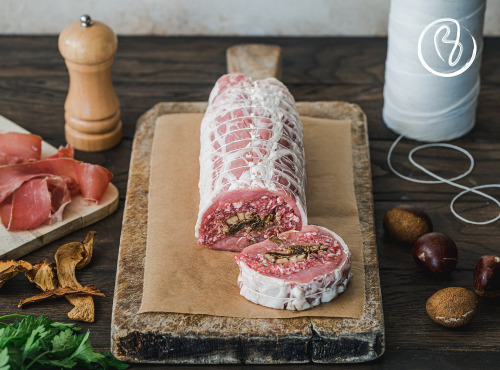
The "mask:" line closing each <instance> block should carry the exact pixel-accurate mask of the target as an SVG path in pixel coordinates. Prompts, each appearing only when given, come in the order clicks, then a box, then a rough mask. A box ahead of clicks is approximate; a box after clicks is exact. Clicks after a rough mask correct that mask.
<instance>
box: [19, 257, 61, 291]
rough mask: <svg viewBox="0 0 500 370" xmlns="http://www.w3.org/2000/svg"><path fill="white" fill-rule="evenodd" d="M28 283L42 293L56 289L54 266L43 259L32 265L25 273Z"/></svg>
mask: <svg viewBox="0 0 500 370" xmlns="http://www.w3.org/2000/svg"><path fill="white" fill-rule="evenodd" d="M25 274H26V277H27V278H28V280H29V281H30V282H32V283H33V284H35V285H36V286H37V288H39V289H40V290H42V291H44V292H45V291H47V290H52V289H56V288H57V275H56V274H57V273H56V264H55V263H54V262H50V261H49V260H47V259H45V260H43V261H40V262H37V263H35V264H34V265H33V268H32V269H31V270H29V271H26V272H25Z"/></svg>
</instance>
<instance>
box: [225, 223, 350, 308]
mask: <svg viewBox="0 0 500 370" xmlns="http://www.w3.org/2000/svg"><path fill="white" fill-rule="evenodd" d="M234 259H235V261H236V263H237V264H238V266H239V268H240V274H239V276H238V285H239V287H240V294H241V295H242V296H243V297H245V298H246V299H248V300H249V301H251V302H254V303H257V304H260V305H263V306H266V307H271V308H276V309H287V310H298V311H300V310H305V309H308V308H311V307H314V306H317V305H319V304H320V303H322V302H329V301H331V300H332V299H334V298H335V297H337V295H338V294H340V293H342V292H343V291H344V290H345V288H346V286H347V283H348V281H349V279H350V278H351V272H350V269H351V253H350V252H349V249H348V247H347V245H346V244H345V243H344V241H343V240H342V238H340V237H339V236H338V235H337V234H335V233H334V232H332V231H330V230H328V229H326V228H324V227H320V226H314V225H308V226H304V227H303V228H302V230H300V231H295V230H292V231H287V232H285V233H282V234H280V235H278V236H274V237H271V238H270V239H268V240H265V241H263V242H260V243H257V244H254V245H252V246H250V247H248V248H245V249H244V250H243V252H241V253H240V254H237V255H236V256H235V257H234Z"/></svg>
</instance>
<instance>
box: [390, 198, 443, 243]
mask: <svg viewBox="0 0 500 370" xmlns="http://www.w3.org/2000/svg"><path fill="white" fill-rule="evenodd" d="M383 225H384V230H385V231H386V232H387V233H388V234H389V235H390V236H392V237H393V238H394V239H396V240H398V241H400V242H403V243H409V244H413V243H415V241H416V240H417V239H418V238H420V237H421V236H422V235H424V234H427V233H430V232H432V229H433V226H432V220H431V218H430V217H429V216H428V215H427V213H425V212H424V211H423V210H422V209H420V208H417V207H414V206H410V205H406V204H400V205H399V206H396V207H394V208H392V209H390V210H388V211H387V212H386V213H385V216H384V221H383Z"/></svg>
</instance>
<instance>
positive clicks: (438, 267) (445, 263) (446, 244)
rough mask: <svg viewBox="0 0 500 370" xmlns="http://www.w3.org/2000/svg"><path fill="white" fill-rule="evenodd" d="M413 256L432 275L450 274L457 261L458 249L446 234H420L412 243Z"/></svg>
mask: <svg viewBox="0 0 500 370" xmlns="http://www.w3.org/2000/svg"><path fill="white" fill-rule="evenodd" d="M412 254H413V258H414V259H415V262H416V263H417V265H419V266H421V267H422V268H424V269H425V270H427V271H428V272H430V273H431V274H433V275H441V276H444V275H448V274H450V273H451V272H452V271H453V270H454V269H455V267H456V266H457V262H458V249H457V245H456V244H455V242H454V241H453V240H452V239H451V238H450V237H449V236H447V235H445V234H442V233H438V232H434V233H429V234H425V235H423V236H421V237H420V238H418V240H417V241H416V242H415V244H414V245H413V250H412Z"/></svg>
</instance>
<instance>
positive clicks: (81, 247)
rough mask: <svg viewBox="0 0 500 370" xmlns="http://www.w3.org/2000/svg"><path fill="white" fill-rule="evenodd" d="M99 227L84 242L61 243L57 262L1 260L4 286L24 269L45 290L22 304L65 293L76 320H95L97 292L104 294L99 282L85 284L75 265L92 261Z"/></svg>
mask: <svg viewBox="0 0 500 370" xmlns="http://www.w3.org/2000/svg"><path fill="white" fill-rule="evenodd" d="M95 234H96V233H95V231H90V232H89V233H88V234H87V236H86V237H85V239H84V241H83V242H82V243H78V242H74V243H68V244H65V245H63V246H61V247H60V248H59V249H58V250H57V252H56V255H55V259H56V262H51V261H49V260H43V261H40V262H37V263H35V264H33V265H31V264H30V263H28V262H26V261H22V260H19V261H0V287H2V285H3V284H4V283H5V282H6V281H7V280H9V279H11V278H13V277H14V276H16V275H17V274H19V273H21V272H24V273H25V275H26V277H27V278H28V280H29V281H30V282H32V283H33V284H35V285H36V286H37V288H39V289H40V290H42V291H43V293H40V294H37V295H35V296H33V297H29V298H25V299H23V300H21V301H20V302H19V307H23V306H24V305H26V304H29V303H35V302H39V301H42V300H44V299H47V298H58V297H65V298H66V299H67V300H68V301H69V302H70V303H71V304H72V305H73V306H75V307H73V309H72V310H71V311H70V312H69V313H68V317H69V318H70V319H73V320H80V321H87V322H93V321H94V301H93V299H92V297H91V296H92V295H93V296H99V297H104V294H103V293H101V292H100V291H99V290H98V289H97V288H96V286H95V285H93V284H90V285H86V286H84V287H83V286H82V285H81V284H80V283H79V282H78V281H77V280H76V275H75V269H77V268H82V267H84V266H86V265H88V264H89V262H90V260H91V258H92V252H93V249H94V236H95Z"/></svg>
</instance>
